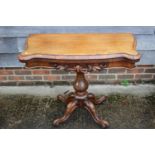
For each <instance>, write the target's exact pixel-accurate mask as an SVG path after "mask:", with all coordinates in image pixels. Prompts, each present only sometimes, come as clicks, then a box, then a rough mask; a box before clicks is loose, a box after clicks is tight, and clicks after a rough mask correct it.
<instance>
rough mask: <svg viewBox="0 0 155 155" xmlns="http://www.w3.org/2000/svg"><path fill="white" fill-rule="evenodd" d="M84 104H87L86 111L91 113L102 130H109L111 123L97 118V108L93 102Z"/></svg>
mask: <svg viewBox="0 0 155 155" xmlns="http://www.w3.org/2000/svg"><path fill="white" fill-rule="evenodd" d="M84 104H85V109H87V110H88V111H89V112H90V114H91V115H92V117H93V119H94V121H95V122H96V123H97V124H99V125H100V126H101V127H102V128H107V127H108V126H109V123H108V122H107V121H105V120H102V119H100V118H99V117H98V116H97V114H96V110H95V106H94V104H93V103H92V102H91V101H85V102H84Z"/></svg>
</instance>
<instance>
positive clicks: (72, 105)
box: [53, 100, 77, 126]
mask: <svg viewBox="0 0 155 155" xmlns="http://www.w3.org/2000/svg"><path fill="white" fill-rule="evenodd" d="M76 108H77V101H75V100H74V101H71V102H69V103H68V104H67V108H66V111H65V114H64V116H62V117H61V118H58V119H56V120H54V122H53V125H55V126H58V125H59V124H60V123H63V122H65V121H66V120H67V119H68V118H69V117H70V115H71V113H72V112H73V111H74V110H75V109H76Z"/></svg>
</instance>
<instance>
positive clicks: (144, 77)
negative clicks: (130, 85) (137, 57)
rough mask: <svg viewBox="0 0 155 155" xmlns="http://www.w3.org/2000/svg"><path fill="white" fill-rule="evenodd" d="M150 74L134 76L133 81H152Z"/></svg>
mask: <svg viewBox="0 0 155 155" xmlns="http://www.w3.org/2000/svg"><path fill="white" fill-rule="evenodd" d="M152 76H153V75H152V74H136V75H135V79H152Z"/></svg>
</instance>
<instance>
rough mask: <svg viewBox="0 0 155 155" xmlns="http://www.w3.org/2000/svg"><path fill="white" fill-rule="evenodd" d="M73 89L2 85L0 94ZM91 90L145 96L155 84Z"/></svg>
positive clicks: (41, 93)
mask: <svg viewBox="0 0 155 155" xmlns="http://www.w3.org/2000/svg"><path fill="white" fill-rule="evenodd" d="M67 90H69V91H72V90H73V87H72V86H54V87H50V86H1V87H0V94H12V95H13V94H27V95H39V96H51V97H56V96H57V95H58V94H63V93H64V92H65V91H67ZM88 91H89V92H94V93H95V94H96V95H102V94H104V95H108V94H114V93H120V94H130V95H140V96H145V95H149V94H150V93H153V92H155V85H151V84H145V85H142V84H140V85H128V86H121V85H90V86H89V90H88Z"/></svg>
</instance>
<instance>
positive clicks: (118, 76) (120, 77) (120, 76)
mask: <svg viewBox="0 0 155 155" xmlns="http://www.w3.org/2000/svg"><path fill="white" fill-rule="evenodd" d="M133 78H134V75H130V74H128V75H124V74H123V75H117V79H118V80H119V79H120V80H123V79H133Z"/></svg>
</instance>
